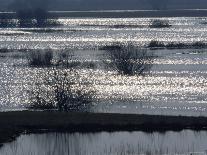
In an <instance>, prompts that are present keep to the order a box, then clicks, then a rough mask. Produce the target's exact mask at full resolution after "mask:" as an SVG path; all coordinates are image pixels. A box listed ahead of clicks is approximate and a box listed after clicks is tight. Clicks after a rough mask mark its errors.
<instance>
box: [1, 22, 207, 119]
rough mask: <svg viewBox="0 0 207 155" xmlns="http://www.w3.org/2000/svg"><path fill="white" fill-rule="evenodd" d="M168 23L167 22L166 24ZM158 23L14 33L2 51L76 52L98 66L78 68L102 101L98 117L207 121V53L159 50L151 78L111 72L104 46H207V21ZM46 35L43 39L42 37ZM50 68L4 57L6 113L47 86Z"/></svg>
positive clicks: (6, 32)
mask: <svg viewBox="0 0 207 155" xmlns="http://www.w3.org/2000/svg"><path fill="white" fill-rule="evenodd" d="M162 19H163V18H162ZM152 20H153V19H152V18H123V19H121V18H116V19H113V18H96V19H93V18H72V19H68V18H65V19H59V21H60V22H61V23H62V24H63V25H61V26H59V27H56V28H55V27H54V28H48V29H37V28H24V29H23V28H11V29H1V30H0V36H1V37H0V43H1V44H0V47H1V48H10V49H39V48H40V49H43V48H51V49H62V50H61V51H64V49H65V48H69V49H71V48H72V49H73V53H74V59H75V60H78V61H81V62H93V63H94V64H95V65H94V66H95V67H94V68H93V69H92V68H78V69H77V72H78V74H79V76H80V79H82V80H83V79H84V81H88V82H89V83H90V84H91V85H93V87H94V89H95V90H96V97H97V98H98V99H99V100H98V102H97V103H95V104H94V106H93V107H92V108H91V111H95V112H121V113H145V114H152V113H153V114H164V115H171V114H173V115H207V112H206V103H207V98H206V96H207V80H206V79H207V78H206V76H207V50H206V49H186V50H155V51H153V52H154V53H155V55H156V56H158V57H157V58H156V59H155V60H154V62H153V67H152V69H151V71H150V74H147V75H146V76H144V77H143V76H130V77H128V76H120V75H117V74H116V72H114V71H111V70H107V69H105V67H104V64H103V62H102V60H105V59H106V58H105V57H104V51H99V50H97V47H98V46H100V45H106V44H109V43H111V42H114V41H120V42H126V41H132V42H135V43H136V44H141V45H143V44H145V43H148V42H150V41H151V40H153V39H156V40H160V41H165V42H170V41H177V42H187V43H189V42H195V41H204V42H205V41H207V40H206V38H207V36H206V33H205V32H206V31H207V27H206V25H205V22H206V21H207V18H164V20H169V22H170V24H171V25H172V27H170V28H161V29H155V28H149V27H148V25H149V23H150V22H151V21H152ZM40 32H41V33H40ZM61 51H58V52H61ZM47 70H50V69H49V68H31V67H29V66H28V64H27V60H26V58H25V53H24V52H11V53H7V54H5V53H0V108H1V110H5V109H10V110H11V109H18V108H24V107H25V105H27V103H28V102H29V98H28V90H31V89H33V88H34V86H33V85H34V83H35V82H36V81H37V80H38V81H41V80H43V77H44V74H45V73H46V72H47Z"/></svg>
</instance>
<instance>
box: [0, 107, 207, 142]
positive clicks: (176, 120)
mask: <svg viewBox="0 0 207 155" xmlns="http://www.w3.org/2000/svg"><path fill="white" fill-rule="evenodd" d="M0 124H1V126H0V144H3V143H5V142H10V141H12V140H14V139H15V137H17V136H18V135H19V134H21V133H23V132H25V131H27V132H31V133H36V132H37V133H39V132H42V131H44V132H98V131H109V132H111V131H135V130H140V131H147V132H152V131H159V132H163V131H167V130H183V129H196V130H205V129H206V127H207V117H181V116H150V115H133V114H95V113H63V112H62V113H59V112H31V111H22V112H2V113H0Z"/></svg>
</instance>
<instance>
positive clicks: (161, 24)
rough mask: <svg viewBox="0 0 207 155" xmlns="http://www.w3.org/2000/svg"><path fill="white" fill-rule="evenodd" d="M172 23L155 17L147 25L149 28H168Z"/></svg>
mask: <svg viewBox="0 0 207 155" xmlns="http://www.w3.org/2000/svg"><path fill="white" fill-rule="evenodd" d="M171 26H172V25H170V23H169V21H168V20H160V19H155V20H152V21H151V23H150V25H149V27H150V28H169V27H171Z"/></svg>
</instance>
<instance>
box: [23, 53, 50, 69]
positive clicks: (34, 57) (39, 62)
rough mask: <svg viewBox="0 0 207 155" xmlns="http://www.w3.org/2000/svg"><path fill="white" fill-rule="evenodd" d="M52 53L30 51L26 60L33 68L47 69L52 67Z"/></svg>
mask: <svg viewBox="0 0 207 155" xmlns="http://www.w3.org/2000/svg"><path fill="white" fill-rule="evenodd" d="M52 59H53V52H52V51H51V50H32V51H30V52H28V55H27V60H28V63H29V65H30V66H33V67H48V66H51V65H52Z"/></svg>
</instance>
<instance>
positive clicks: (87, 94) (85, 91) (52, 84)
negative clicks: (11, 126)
mask: <svg viewBox="0 0 207 155" xmlns="http://www.w3.org/2000/svg"><path fill="white" fill-rule="evenodd" d="M45 77H46V79H45V80H44V82H43V83H41V82H40V83H39V82H38V81H39V80H38V81H37V84H36V86H35V88H34V90H32V91H31V93H30V94H31V98H30V100H31V103H30V104H29V106H28V108H29V109H41V110H47V109H57V110H59V111H85V110H88V108H89V107H90V106H91V103H92V102H93V96H94V93H95V91H94V90H93V89H92V87H91V86H89V84H88V83H81V82H80V81H79V75H78V74H77V72H75V71H74V70H67V71H66V70H65V71H63V70H57V69H52V70H50V71H48V72H47V73H46V75H45Z"/></svg>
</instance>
